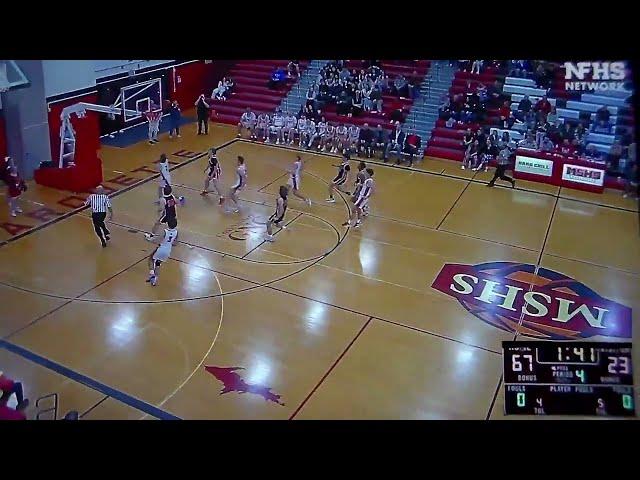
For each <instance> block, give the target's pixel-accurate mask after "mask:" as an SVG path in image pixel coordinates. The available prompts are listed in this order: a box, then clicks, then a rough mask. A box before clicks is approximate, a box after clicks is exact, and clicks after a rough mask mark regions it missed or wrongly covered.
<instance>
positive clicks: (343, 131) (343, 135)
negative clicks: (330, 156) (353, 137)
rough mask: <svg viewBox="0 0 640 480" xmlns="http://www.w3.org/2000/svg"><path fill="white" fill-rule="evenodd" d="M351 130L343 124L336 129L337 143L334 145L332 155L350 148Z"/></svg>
mask: <svg viewBox="0 0 640 480" xmlns="http://www.w3.org/2000/svg"><path fill="white" fill-rule="evenodd" d="M348 138H349V130H348V129H347V126H346V125H344V124H343V123H341V124H340V125H338V126H337V127H336V141H335V142H334V144H333V149H332V150H331V153H336V152H338V150H340V151H341V152H342V151H343V150H344V149H346V148H347V147H348Z"/></svg>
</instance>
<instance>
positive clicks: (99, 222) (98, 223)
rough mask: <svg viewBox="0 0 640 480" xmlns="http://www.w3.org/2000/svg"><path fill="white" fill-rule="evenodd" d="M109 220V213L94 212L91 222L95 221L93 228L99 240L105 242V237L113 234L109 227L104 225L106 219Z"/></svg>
mask: <svg viewBox="0 0 640 480" xmlns="http://www.w3.org/2000/svg"><path fill="white" fill-rule="evenodd" d="M105 218H107V212H93V213H92V214H91V220H93V228H94V229H95V231H96V235H98V238H99V239H100V240H102V241H103V242H104V241H105V238H104V236H103V234H104V235H109V234H110V233H111V232H109V230H108V229H107V226H106V225H105V224H104V219H105Z"/></svg>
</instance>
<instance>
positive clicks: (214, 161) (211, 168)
mask: <svg viewBox="0 0 640 480" xmlns="http://www.w3.org/2000/svg"><path fill="white" fill-rule="evenodd" d="M205 172H206V174H207V176H206V177H205V179H204V189H203V190H202V192H200V195H207V194H208V193H209V184H210V183H213V188H214V189H215V191H216V193H217V194H218V196H219V197H220V200H219V203H220V204H222V202H224V195H222V193H221V192H220V186H219V185H218V181H219V180H220V177H221V176H222V169H221V168H220V162H219V161H218V157H217V156H216V149H215V148H212V149H211V151H210V153H209V165H208V166H207V169H206V170H205Z"/></svg>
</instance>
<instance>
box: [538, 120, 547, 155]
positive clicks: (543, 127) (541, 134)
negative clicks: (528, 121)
mask: <svg viewBox="0 0 640 480" xmlns="http://www.w3.org/2000/svg"><path fill="white" fill-rule="evenodd" d="M548 129H549V124H548V123H547V122H545V121H544V120H540V121H539V122H538V123H537V125H536V129H535V134H536V145H537V147H538V149H539V150H540V149H542V142H543V141H544V139H545V138H546V137H547V130H548Z"/></svg>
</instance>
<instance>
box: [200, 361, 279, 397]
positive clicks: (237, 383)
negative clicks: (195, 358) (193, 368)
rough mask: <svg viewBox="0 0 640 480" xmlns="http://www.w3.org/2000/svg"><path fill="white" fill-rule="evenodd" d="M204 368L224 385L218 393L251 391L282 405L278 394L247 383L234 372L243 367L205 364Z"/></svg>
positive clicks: (266, 388)
mask: <svg viewBox="0 0 640 480" xmlns="http://www.w3.org/2000/svg"><path fill="white" fill-rule="evenodd" d="M204 369H205V370H206V371H207V372H209V373H210V374H211V375H213V376H214V377H216V379H218V380H219V381H220V382H222V385H224V387H223V388H222V390H221V391H220V395H223V394H225V393H229V392H236V393H253V394H255V395H260V396H261V397H262V398H264V399H265V400H266V401H269V402H274V403H277V404H278V405H283V406H284V403H282V402H281V401H280V395H276V394H275V393H273V392H272V391H271V389H270V388H268V387H264V386H262V385H253V384H251V383H247V382H246V381H245V380H244V378H242V377H241V376H240V374H238V373H236V370H244V367H213V366H205V367H204Z"/></svg>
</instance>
